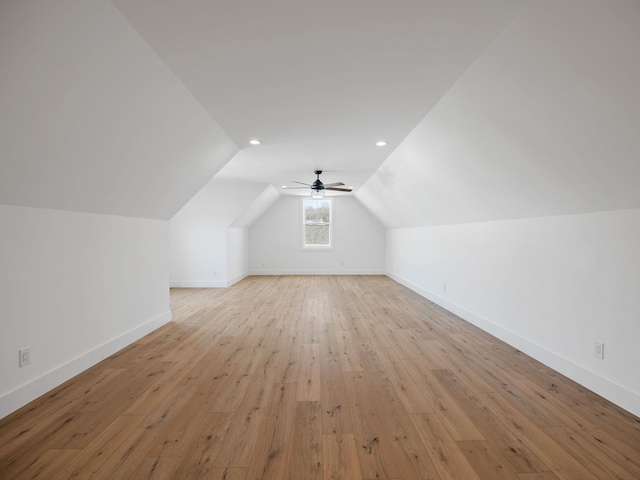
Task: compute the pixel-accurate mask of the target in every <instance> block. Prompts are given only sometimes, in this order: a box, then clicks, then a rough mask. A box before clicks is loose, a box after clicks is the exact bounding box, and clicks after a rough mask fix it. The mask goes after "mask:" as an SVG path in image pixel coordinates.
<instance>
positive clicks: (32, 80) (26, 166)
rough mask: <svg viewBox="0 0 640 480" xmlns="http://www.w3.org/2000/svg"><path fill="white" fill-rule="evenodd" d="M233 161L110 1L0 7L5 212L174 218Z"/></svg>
mask: <svg viewBox="0 0 640 480" xmlns="http://www.w3.org/2000/svg"><path fill="white" fill-rule="evenodd" d="M237 151H238V147H237V145H236V144H235V143H234V142H233V141H232V140H231V139H230V138H229V137H228V136H227V135H226V133H225V132H224V131H223V130H222V129H221V128H220V126H219V125H218V124H217V123H216V122H215V121H214V120H213V119H212V117H211V116H210V115H209V113H208V112H207V111H206V110H205V109H204V108H203V107H202V106H201V105H200V104H199V103H198V101H197V100H196V99H194V97H193V96H192V95H191V93H190V92H189V91H188V90H187V89H186V88H185V86H184V85H183V84H182V83H181V82H180V80H179V79H177V78H176V77H175V75H174V74H173V73H172V72H171V71H170V70H169V68H168V67H167V66H166V65H165V64H164V63H163V62H162V60H161V59H160V58H158V56H157V55H156V54H155V52H154V51H153V50H152V49H151V48H150V47H149V46H148V45H147V44H146V43H145V42H144V41H143V40H142V39H141V38H140V36H139V35H138V34H137V33H136V32H135V30H134V29H133V28H132V27H131V25H130V24H129V23H128V22H127V21H126V20H125V19H124V18H123V17H122V15H121V13H120V12H119V11H118V10H117V9H116V7H115V6H114V5H113V4H112V3H111V2H109V1H107V0H57V1H55V2H41V1H35V0H7V1H3V2H0V204H7V205H21V206H31V207H44V208H52V209H60V210H75V211H84V212H93V213H104V214H114V215H123V216H132V217H144V218H157V219H169V218H171V217H172V216H173V215H174V214H175V213H176V212H177V211H178V210H179V209H180V208H181V207H182V206H183V205H184V204H185V203H186V202H187V201H188V200H189V199H190V198H191V197H192V196H193V195H194V194H195V193H196V192H197V191H198V190H199V189H200V188H201V187H202V186H203V185H205V184H206V183H207V182H208V181H209V179H210V178H211V177H212V176H213V175H214V174H215V173H216V172H217V171H218V170H219V169H220V167H221V166H222V165H224V164H225V163H226V162H227V161H228V160H229V159H230V158H232V157H233V155H234V154H235V153H236V152H237Z"/></svg>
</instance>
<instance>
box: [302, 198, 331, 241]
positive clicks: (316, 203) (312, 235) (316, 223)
mask: <svg viewBox="0 0 640 480" xmlns="http://www.w3.org/2000/svg"><path fill="white" fill-rule="evenodd" d="M332 210H333V209H332V203H331V199H330V198H320V199H316V198H303V199H302V248H303V249H304V250H331V249H332V248H333V235H332V234H333V232H332V217H333V211H332Z"/></svg>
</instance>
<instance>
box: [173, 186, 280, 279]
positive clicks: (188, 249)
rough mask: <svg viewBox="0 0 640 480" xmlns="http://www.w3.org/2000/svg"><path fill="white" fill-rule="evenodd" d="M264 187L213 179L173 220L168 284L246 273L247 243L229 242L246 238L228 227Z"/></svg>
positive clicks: (248, 206) (239, 275) (243, 240)
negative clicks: (245, 250) (232, 243)
mask: <svg viewBox="0 0 640 480" xmlns="http://www.w3.org/2000/svg"><path fill="white" fill-rule="evenodd" d="M268 188H271V189H273V187H267V186H266V185H264V184H257V183H254V184H251V183H217V182H215V181H211V182H209V183H208V184H207V185H205V187H204V188H203V189H202V190H200V192H198V193H197V194H196V195H195V196H194V197H193V198H192V199H191V200H190V201H189V202H188V203H187V204H186V205H185V206H184V207H183V208H182V209H181V210H180V211H179V212H178V213H177V214H176V215H175V216H174V217H173V218H172V219H171V221H170V222H169V231H170V250H171V286H172V287H226V286H228V285H229V283H233V282H235V281H237V280H239V279H240V278H241V277H242V275H245V274H246V272H247V268H246V260H245V253H243V249H244V248H245V247H244V246H242V245H233V246H232V247H231V248H232V250H231V252H230V251H229V243H228V242H229V240H233V241H234V242H235V241H236V240H237V241H239V242H246V233H241V232H238V231H234V232H231V233H229V232H228V228H229V226H230V225H231V224H232V223H233V222H234V220H236V219H237V218H238V217H239V216H240V215H241V214H243V212H245V211H246V210H247V209H249V208H250V207H251V206H252V205H253V201H254V200H255V199H256V198H259V197H261V195H262V193H263V192H264V191H265V190H266V189H268ZM238 229H240V230H242V228H237V229H236V230H238ZM229 267H231V268H229Z"/></svg>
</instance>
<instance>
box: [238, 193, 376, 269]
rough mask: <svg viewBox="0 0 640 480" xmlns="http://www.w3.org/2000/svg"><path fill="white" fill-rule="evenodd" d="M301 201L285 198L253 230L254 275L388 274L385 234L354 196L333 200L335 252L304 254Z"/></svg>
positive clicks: (291, 197)
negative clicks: (385, 261)
mask: <svg viewBox="0 0 640 480" xmlns="http://www.w3.org/2000/svg"><path fill="white" fill-rule="evenodd" d="M301 198H302V197H297V196H286V197H281V198H280V199H279V200H278V201H277V202H276V203H275V204H274V205H273V206H272V207H271V208H270V209H269V210H268V211H267V212H266V213H265V214H264V215H262V217H261V218H260V219H259V220H258V221H256V223H254V224H253V226H252V227H251V228H250V230H249V266H250V271H251V273H252V274H256V275H260V274H266V275H270V274H274V275H281V274H291V275H296V274H377V273H383V272H384V255H385V231H384V228H383V227H382V225H380V223H379V222H378V221H377V220H376V219H375V218H374V217H373V216H372V215H371V214H370V213H369V212H368V210H366V209H365V208H364V207H363V206H362V205H361V204H360V202H358V201H357V200H356V199H355V198H353V197H350V196H341V197H332V198H333V201H334V205H333V215H334V227H333V229H334V230H333V233H334V240H335V249H334V250H333V251H326V252H310V251H302V250H301V222H302V213H301Z"/></svg>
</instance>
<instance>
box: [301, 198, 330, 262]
mask: <svg viewBox="0 0 640 480" xmlns="http://www.w3.org/2000/svg"><path fill="white" fill-rule="evenodd" d="M305 200H309V197H301V199H300V217H299V218H300V250H301V251H303V252H334V251H335V235H334V230H333V227H334V224H335V222H336V217H335V215H336V205H335V202H334V201H333V198H327V197H325V198H324V200H329V202H330V203H331V222H329V245H328V246H326V247H323V246H320V245H313V246H307V245H305V243H304V238H305V236H304V201H305Z"/></svg>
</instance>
